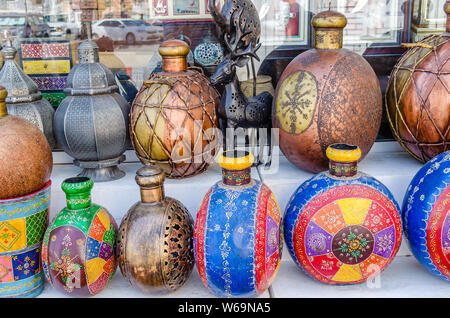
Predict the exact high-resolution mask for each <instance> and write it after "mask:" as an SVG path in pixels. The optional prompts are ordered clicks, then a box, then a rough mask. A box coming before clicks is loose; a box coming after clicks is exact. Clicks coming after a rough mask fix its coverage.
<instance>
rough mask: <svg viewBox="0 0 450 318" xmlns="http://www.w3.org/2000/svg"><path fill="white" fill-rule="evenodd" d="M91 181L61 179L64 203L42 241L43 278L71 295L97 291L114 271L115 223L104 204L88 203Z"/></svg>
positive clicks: (75, 295) (78, 295) (91, 293)
mask: <svg viewBox="0 0 450 318" xmlns="http://www.w3.org/2000/svg"><path fill="white" fill-rule="evenodd" d="M93 185H94V182H93V181H92V179H91V178H88V177H74V178H69V179H66V180H64V182H63V183H62V185H61V188H62V190H63V191H64V192H65V193H66V198H67V207H66V208H64V209H63V210H62V211H61V212H60V213H59V214H58V215H57V216H56V217H55V219H54V220H53V222H52V224H51V225H50V226H49V228H48V229H47V231H46V232H45V236H44V242H43V244H42V266H43V268H44V273H45V276H46V277H47V280H48V281H49V282H50V284H51V285H52V286H53V287H54V288H55V289H56V290H58V291H60V292H62V293H64V294H67V295H70V296H74V297H86V296H90V295H95V294H97V293H99V292H100V291H101V290H103V288H105V286H106V284H107V283H108V282H109V281H110V280H111V278H112V277H113V275H114V273H115V271H116V259H115V255H114V247H115V240H116V233H117V225H116V223H115V221H114V219H113V217H112V216H111V215H110V214H109V213H108V211H107V210H106V209H105V208H103V207H101V206H99V205H97V204H93V203H91V189H92V187H93Z"/></svg>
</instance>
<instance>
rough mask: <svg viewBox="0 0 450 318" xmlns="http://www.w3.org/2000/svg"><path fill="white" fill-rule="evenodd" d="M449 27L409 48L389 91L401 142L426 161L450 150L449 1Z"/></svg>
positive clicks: (393, 126)
mask: <svg viewBox="0 0 450 318" xmlns="http://www.w3.org/2000/svg"><path fill="white" fill-rule="evenodd" d="M444 10H445V12H446V14H447V30H446V32H445V33H443V34H438V35H431V36H428V37H426V38H424V39H423V40H421V41H420V42H418V43H408V44H402V46H404V47H408V48H410V50H408V51H407V52H406V53H405V54H404V55H403V56H402V57H401V59H400V60H399V62H398V63H397V65H396V66H395V67H394V69H393V71H392V73H391V77H390V80H389V84H388V88H387V91H386V107H387V109H386V110H387V117H388V120H389V124H390V126H391V129H392V132H393V134H394V136H395V138H396V139H397V141H398V142H399V143H400V145H401V146H402V147H403V148H404V149H405V150H406V151H408V152H409V153H410V154H411V155H412V156H413V157H414V158H416V159H417V160H419V161H421V162H427V161H429V160H430V159H432V158H433V157H435V156H437V155H438V154H440V153H442V152H445V151H447V150H449V149H450V16H449V15H450V1H447V2H446V3H445V5H444Z"/></svg>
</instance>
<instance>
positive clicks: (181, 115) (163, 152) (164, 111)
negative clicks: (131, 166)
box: [130, 70, 220, 178]
mask: <svg viewBox="0 0 450 318" xmlns="http://www.w3.org/2000/svg"><path fill="white" fill-rule="evenodd" d="M219 98H220V96H219V93H218V92H217V91H216V90H215V89H214V88H213V87H212V86H211V85H210V84H209V82H208V80H207V78H206V77H204V75H202V74H201V73H199V72H198V71H196V70H187V71H185V72H178V73H158V74H153V75H152V76H151V77H150V78H149V79H148V80H147V81H145V82H144V85H143V87H142V88H141V90H140V92H139V93H138V95H137V97H136V99H135V100H134V102H133V107H132V110H131V112H130V135H131V140H132V143H133V147H134V149H135V151H136V154H137V157H138V158H139V160H141V162H142V163H144V164H157V165H159V166H161V167H162V168H163V170H164V172H165V173H166V175H167V176H168V177H169V178H184V177H189V176H193V175H196V174H198V173H200V172H202V171H204V170H205V169H206V168H207V167H208V163H209V162H210V161H209V159H211V160H212V159H213V158H214V155H215V153H216V148H217V147H218V146H220V145H218V142H219V140H220V138H218V137H217V136H216V135H215V134H216V131H215V129H214V128H217V127H218V126H217V125H218V124H217V117H216V105H217V104H218V103H219Z"/></svg>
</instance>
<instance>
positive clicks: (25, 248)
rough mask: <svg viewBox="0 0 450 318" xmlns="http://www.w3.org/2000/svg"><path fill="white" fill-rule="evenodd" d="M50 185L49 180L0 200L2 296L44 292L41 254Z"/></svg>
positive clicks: (20, 295)
mask: <svg viewBox="0 0 450 318" xmlns="http://www.w3.org/2000/svg"><path fill="white" fill-rule="evenodd" d="M50 186H51V181H48V182H47V184H46V186H45V187H44V188H42V189H41V190H39V191H37V192H34V193H32V194H29V195H25V196H22V197H19V198H13V199H4V200H0V297H35V296H37V295H39V294H40V293H41V292H42V289H43V286H44V274H43V271H42V267H41V265H40V254H41V244H42V239H43V237H44V232H45V229H46V228H47V223H48V208H49V205H50Z"/></svg>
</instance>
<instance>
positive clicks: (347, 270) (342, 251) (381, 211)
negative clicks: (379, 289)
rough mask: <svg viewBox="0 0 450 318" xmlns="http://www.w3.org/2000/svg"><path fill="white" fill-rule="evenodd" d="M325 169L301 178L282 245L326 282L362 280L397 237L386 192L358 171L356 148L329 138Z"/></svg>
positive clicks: (385, 261) (397, 223)
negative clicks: (303, 178) (327, 160)
mask: <svg viewBox="0 0 450 318" xmlns="http://www.w3.org/2000/svg"><path fill="white" fill-rule="evenodd" d="M327 157H328V158H329V160H330V169H329V171H327V172H322V173H319V174H318V175H316V176H314V177H312V178H311V179H309V180H308V181H306V182H305V183H303V184H302V185H301V186H300V187H299V188H298V189H297V191H296V192H295V193H294V194H293V195H292V197H291V200H290V202H289V204H288V206H287V209H286V212H285V215H284V229H285V240H286V245H287V248H288V250H289V253H290V254H291V256H292V258H293V259H294V261H295V262H296V264H297V265H298V266H299V267H300V268H301V269H302V270H303V271H304V272H306V273H307V274H308V275H310V276H311V277H313V278H314V279H316V280H318V281H320V282H323V283H327V284H357V283H362V282H364V281H366V280H367V279H369V278H370V277H373V276H374V275H376V274H379V273H380V272H381V271H383V270H384V269H385V268H386V267H387V266H388V265H389V263H390V262H391V261H392V259H393V258H394V256H395V254H396V253H397V251H398V248H399V247H400V242H401V240H402V227H401V218H400V213H399V211H400V209H399V207H398V204H397V202H396V201H395V199H394V197H393V195H392V194H391V192H390V191H389V190H388V189H387V188H386V187H385V186H384V185H383V184H382V183H380V182H379V181H378V180H376V179H375V178H373V177H371V176H369V175H367V174H365V173H362V172H358V171H357V161H358V159H360V157H361V150H360V149H359V148H358V147H357V146H350V145H345V144H334V145H332V146H330V147H328V149H327Z"/></svg>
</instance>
